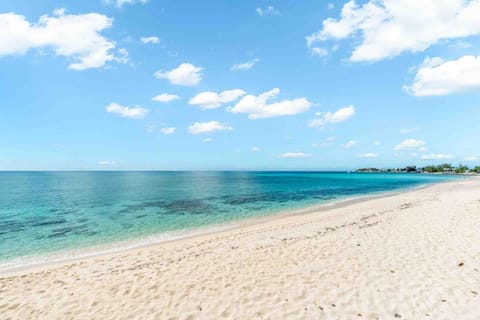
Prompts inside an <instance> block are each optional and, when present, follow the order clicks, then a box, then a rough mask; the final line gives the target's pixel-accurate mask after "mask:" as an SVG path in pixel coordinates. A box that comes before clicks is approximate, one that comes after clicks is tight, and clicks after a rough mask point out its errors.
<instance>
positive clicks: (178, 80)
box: [154, 63, 203, 87]
mask: <svg viewBox="0 0 480 320" xmlns="http://www.w3.org/2000/svg"><path fill="white" fill-rule="evenodd" d="M202 70H203V68H202V67H197V66H194V65H193V64H191V63H182V64H181V65H179V66H178V67H177V68H175V69H172V70H170V71H163V70H158V71H157V72H155V74H154V76H155V77H156V78H158V79H167V80H168V81H169V82H170V83H171V84H176V85H179V86H186V87H193V86H196V85H197V84H199V83H200V81H201V80H202Z"/></svg>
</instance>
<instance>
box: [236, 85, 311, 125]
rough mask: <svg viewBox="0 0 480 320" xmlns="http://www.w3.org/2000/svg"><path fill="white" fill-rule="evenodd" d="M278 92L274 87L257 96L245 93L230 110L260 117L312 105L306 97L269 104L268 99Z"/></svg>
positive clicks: (291, 113)
mask: <svg viewBox="0 0 480 320" xmlns="http://www.w3.org/2000/svg"><path fill="white" fill-rule="evenodd" d="M279 93H280V89H278V88H274V89H272V90H270V91H267V92H264V93H262V94H260V95H258V96H254V95H251V94H249V95H246V96H244V97H243V98H242V99H241V100H240V101H239V102H237V104H236V105H235V106H234V107H233V108H230V112H233V113H246V114H248V118H249V119H262V118H271V117H278V116H290V115H295V114H299V113H302V112H305V111H307V110H308V109H310V106H311V105H312V103H311V102H310V101H308V100H307V99H306V98H297V99H293V100H282V101H279V102H274V103H270V104H269V103H268V100H270V99H271V98H274V97H276V96H277V95H278V94H279Z"/></svg>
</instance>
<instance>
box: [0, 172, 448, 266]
mask: <svg viewBox="0 0 480 320" xmlns="http://www.w3.org/2000/svg"><path fill="white" fill-rule="evenodd" d="M453 178H454V177H451V176H437V175H421V174H357V173H341V172H338V173H332V172H328V173H326V172H0V262H1V261H7V260H9V259H14V258H19V257H27V256H35V255H42V254H45V253H52V252H58V251H63V250H66V251H68V250H71V249H78V248H85V247H90V246H97V245H100V244H105V243H117V242H119V241H125V240H130V239H140V238H144V237H149V236H153V235H159V234H162V233H168V232H172V231H185V230H191V229H192V228H195V227H202V226H208V225H214V224H221V223H224V222H229V221H234V220H239V219H242V218H248V217H256V216H262V215H267V214H271V213H274V212H279V211H285V210H291V209H298V208H302V207H307V206H310V205H317V204H322V203H326V202H329V201H334V200H338V199H345V198H348V197H354V196H361V195H368V194H376V193H382V192H391V191H395V190H400V189H405V188H410V187H416V186H420V185H423V184H428V183H433V182H441V181H446V180H448V179H453Z"/></svg>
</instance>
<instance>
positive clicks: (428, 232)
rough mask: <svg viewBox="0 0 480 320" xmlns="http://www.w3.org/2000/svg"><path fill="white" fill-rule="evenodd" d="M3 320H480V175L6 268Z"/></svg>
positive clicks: (1, 279) (0, 286) (1, 289)
mask: <svg viewBox="0 0 480 320" xmlns="http://www.w3.org/2000/svg"><path fill="white" fill-rule="evenodd" d="M0 318H1V319H400V318H401V319H435V320H440V319H471V320H475V319H480V179H478V178H472V179H468V180H461V181H453V182H448V183H442V184H437V185H433V186H429V187H426V188H424V189H420V190H414V191H406V192H403V193H400V194H397V195H393V196H389V197H384V198H378V199H370V200H365V201H360V202H357V203H354V204H349V205H346V206H339V207H334V208H331V209H328V210H322V211H319V212H311V213H308V214H303V215H293V216H278V217H271V218H269V219H266V220H263V221H261V222H258V223H256V224H252V225H248V226H242V227H239V228H235V229H233V230H228V231H222V232H217V233H214V234H208V235H203V236H196V237H192V238H188V239H183V240H177V241H172V242H168V243H159V244H155V245H150V246H147V247H143V248H138V249H132V250H128V251H123V252H118V253H114V254H108V255H102V256H97V257H91V258H84V259H81V260H78V261H70V262H64V263H59V264H55V265H48V266H40V267H36V268H33V269H26V270H22V271H16V272H15V273H10V274H6V273H4V274H0Z"/></svg>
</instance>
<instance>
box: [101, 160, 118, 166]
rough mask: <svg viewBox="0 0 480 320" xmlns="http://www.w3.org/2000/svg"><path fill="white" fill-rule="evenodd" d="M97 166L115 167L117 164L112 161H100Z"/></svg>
mask: <svg viewBox="0 0 480 320" xmlns="http://www.w3.org/2000/svg"><path fill="white" fill-rule="evenodd" d="M97 164H98V165H101V166H114V165H116V164H117V163H116V162H115V161H112V160H102V161H98V162H97Z"/></svg>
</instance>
